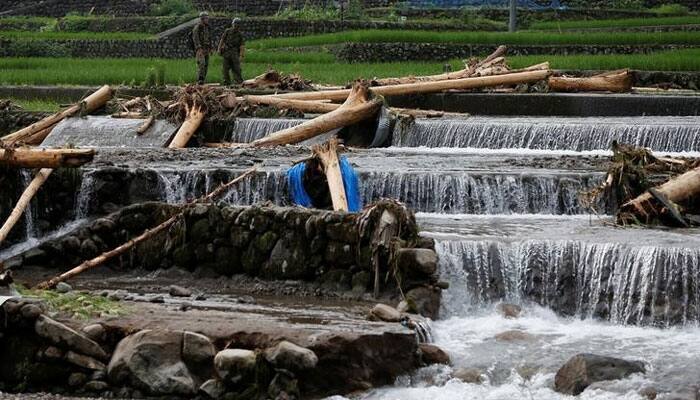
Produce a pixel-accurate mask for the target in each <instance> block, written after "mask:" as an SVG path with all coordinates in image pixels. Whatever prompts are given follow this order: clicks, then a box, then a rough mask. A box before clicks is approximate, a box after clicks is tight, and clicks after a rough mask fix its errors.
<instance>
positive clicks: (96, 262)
mask: <svg viewBox="0 0 700 400" xmlns="http://www.w3.org/2000/svg"><path fill="white" fill-rule="evenodd" d="M255 171H256V170H255V168H251V169H249V170H247V171H246V172H244V173H243V174H241V175H239V176H238V177H236V178H234V179H233V180H231V181H229V182H228V183H226V184H223V185H221V186H219V187H218V188H216V189H215V190H214V191H212V192H211V193H209V194H207V195H206V196H203V197H201V198H198V199H195V200H193V201H191V202H189V203H187V204H185V205H184V207H183V209H182V211H180V212H178V213H177V214H175V215H173V216H172V217H170V218H168V219H167V220H166V221H165V222H162V223H161V224H159V225H158V226H156V227H154V228H153V229H146V231H145V232H143V233H142V234H141V235H139V236H137V237H135V238H133V239H131V240H129V241H128V242H126V243H124V244H122V245H121V246H119V247H116V248H114V249H112V250H110V251H107V252H105V253H102V254H100V255H99V256H97V257H95V258H93V259H91V260H87V261H85V262H83V263H82V264H80V265H78V266H77V267H75V268H73V269H71V270H70V271H67V272H65V273H63V274H61V275H59V276H56V277H54V278H52V279H50V280H48V281H44V282H42V283H40V284H38V285H37V286H36V288H37V289H49V288H53V287H55V286H56V285H57V284H58V283H59V282H63V281H65V280H67V279H70V278H72V277H74V276H76V275H79V274H81V273H83V272H84V271H87V270H88V269H91V268H95V267H98V266H100V265H102V264H104V263H105V262H107V261H109V260H110V259H112V258H114V257H116V256H118V255H120V254H124V253H125V252H127V251H128V250H129V249H131V248H132V247H134V246H136V245H137V244H139V243H141V242H143V241H146V240H148V239H149V238H151V237H153V236H155V235H157V234H158V233H160V232H163V231H165V230H166V229H168V228H170V227H171V226H172V225H173V224H174V223H175V222H177V221H178V220H179V219H180V218H182V216H183V215H184V213H185V209H186V207H189V206H192V205H195V204H197V203H204V202H208V201H211V200H212V199H214V198H216V197H217V196H219V195H221V194H222V193H224V192H225V191H226V190H228V189H229V188H231V187H232V186H233V185H235V184H236V183H238V182H240V181H242V180H243V179H245V178H246V177H247V176H248V175H250V174H252V173H254V172H255Z"/></svg>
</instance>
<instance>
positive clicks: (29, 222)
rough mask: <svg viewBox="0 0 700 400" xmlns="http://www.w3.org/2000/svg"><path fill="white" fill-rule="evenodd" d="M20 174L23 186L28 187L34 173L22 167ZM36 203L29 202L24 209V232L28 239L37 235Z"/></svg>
mask: <svg viewBox="0 0 700 400" xmlns="http://www.w3.org/2000/svg"><path fill="white" fill-rule="evenodd" d="M20 174H21V176H22V187H25V188H26V187H28V186H29V184H30V183H31V182H32V180H33V177H32V174H31V173H30V172H29V171H28V170H26V169H22V170H21V172H20ZM34 203H35V201H32V202H31V203H29V206H27V208H26V209H25V210H24V232H25V238H26V240H31V239H34V238H36V236H37V231H36V224H35V223H34V219H35V215H36V212H35V208H36V205H35V204H34Z"/></svg>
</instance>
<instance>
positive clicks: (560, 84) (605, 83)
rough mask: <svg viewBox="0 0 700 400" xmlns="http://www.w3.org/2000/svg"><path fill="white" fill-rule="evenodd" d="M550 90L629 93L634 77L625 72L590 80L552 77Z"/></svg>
mask: <svg viewBox="0 0 700 400" xmlns="http://www.w3.org/2000/svg"><path fill="white" fill-rule="evenodd" d="M549 89H550V90H551V91H554V92H599V91H605V92H618V93H621V92H629V91H630V90H632V75H631V74H630V73H629V71H627V70H625V71H622V72H619V73H617V74H612V75H610V74H605V75H596V76H591V77H588V78H572V77H566V76H552V77H550V78H549Z"/></svg>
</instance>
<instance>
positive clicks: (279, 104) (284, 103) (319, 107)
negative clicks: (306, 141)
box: [244, 96, 341, 114]
mask: <svg viewBox="0 0 700 400" xmlns="http://www.w3.org/2000/svg"><path fill="white" fill-rule="evenodd" d="M244 99H245V101H247V102H249V103H253V104H264V105H268V106H272V107H276V108H279V109H282V108H291V109H293V110H298V111H301V112H308V113H321V114H324V113H328V112H331V111H335V110H337V109H338V108H339V107H340V106H341V105H340V104H334V103H326V102H321V101H304V100H290V99H280V98H279V97H274V96H245V97H244Z"/></svg>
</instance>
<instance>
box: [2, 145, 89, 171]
mask: <svg viewBox="0 0 700 400" xmlns="http://www.w3.org/2000/svg"><path fill="white" fill-rule="evenodd" d="M94 156H95V150H92V149H32V148H17V149H12V150H7V149H5V150H3V149H0V165H9V166H13V167H21V168H60V167H79V166H81V165H83V164H85V163H88V162H90V161H92V159H93V157H94Z"/></svg>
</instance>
